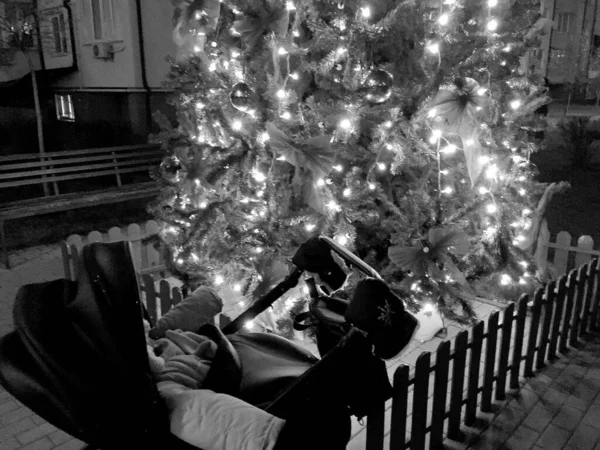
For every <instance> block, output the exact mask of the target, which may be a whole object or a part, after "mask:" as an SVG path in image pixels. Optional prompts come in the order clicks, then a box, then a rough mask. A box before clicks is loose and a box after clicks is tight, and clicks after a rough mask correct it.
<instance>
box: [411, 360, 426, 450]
mask: <svg viewBox="0 0 600 450" xmlns="http://www.w3.org/2000/svg"><path fill="white" fill-rule="evenodd" d="M430 367H431V354H430V353H429V352H424V353H421V354H420V355H419V357H418V358H417V363H416V364H415V385H414V389H413V407H412V428H411V433H410V448H411V450H421V449H424V448H425V434H426V433H425V429H426V427H427V399H428V398H429V395H428V391H429V369H430Z"/></svg>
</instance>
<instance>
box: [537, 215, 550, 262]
mask: <svg viewBox="0 0 600 450" xmlns="http://www.w3.org/2000/svg"><path fill="white" fill-rule="evenodd" d="M549 243H550V231H549V230H548V221H547V220H546V219H544V220H543V221H542V225H541V226H540V231H539V237H538V241H537V245H536V249H535V254H534V256H533V257H534V260H535V261H538V263H539V264H540V265H541V264H545V266H544V267H543V269H544V270H543V271H544V272H545V271H546V269H547V264H548V244H549Z"/></svg>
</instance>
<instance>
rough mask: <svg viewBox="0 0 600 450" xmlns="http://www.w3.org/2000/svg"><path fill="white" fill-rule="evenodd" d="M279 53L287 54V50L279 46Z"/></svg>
mask: <svg viewBox="0 0 600 450" xmlns="http://www.w3.org/2000/svg"><path fill="white" fill-rule="evenodd" d="M277 53H278V54H280V55H285V54H287V50H286V49H285V48H283V47H279V50H277Z"/></svg>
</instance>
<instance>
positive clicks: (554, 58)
mask: <svg viewBox="0 0 600 450" xmlns="http://www.w3.org/2000/svg"><path fill="white" fill-rule="evenodd" d="M566 62H567V51H566V50H550V66H551V67H552V68H554V69H563V68H565V64H566Z"/></svg>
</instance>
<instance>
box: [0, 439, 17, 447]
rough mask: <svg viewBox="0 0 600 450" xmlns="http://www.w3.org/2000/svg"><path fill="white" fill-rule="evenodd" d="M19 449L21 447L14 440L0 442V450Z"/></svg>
mask: <svg viewBox="0 0 600 450" xmlns="http://www.w3.org/2000/svg"><path fill="white" fill-rule="evenodd" d="M19 447H21V443H20V442H19V441H17V440H16V439H14V438H12V439H8V440H6V441H3V442H0V450H16V449H18V448H19Z"/></svg>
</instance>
